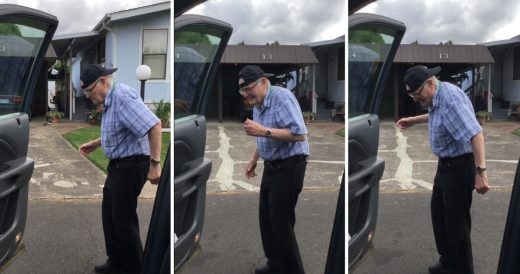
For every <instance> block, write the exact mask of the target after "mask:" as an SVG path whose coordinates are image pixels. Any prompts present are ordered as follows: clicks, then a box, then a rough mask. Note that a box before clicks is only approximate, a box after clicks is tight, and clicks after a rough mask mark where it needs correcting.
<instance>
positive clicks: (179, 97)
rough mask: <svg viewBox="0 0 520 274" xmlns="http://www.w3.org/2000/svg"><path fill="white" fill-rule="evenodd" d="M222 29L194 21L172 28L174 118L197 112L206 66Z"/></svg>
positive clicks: (215, 47) (213, 55)
mask: <svg viewBox="0 0 520 274" xmlns="http://www.w3.org/2000/svg"><path fill="white" fill-rule="evenodd" d="M224 32H225V31H224V30H221V29H214V28H211V27H209V26H204V25H195V26H187V27H185V28H182V29H180V30H175V49H174V51H175V59H174V62H175V64H174V66H175V67H174V71H175V76H174V80H175V82H174V83H175V84H174V98H175V101H174V116H175V119H178V118H181V117H185V116H188V115H191V114H195V113H197V107H198V106H199V101H201V99H202V98H201V96H203V94H202V91H203V88H204V85H205V84H207V83H206V81H205V77H206V76H207V75H208V69H209V68H210V64H211V62H212V61H213V59H214V57H215V55H216V54H217V52H218V49H219V46H220V44H221V41H222V37H223V36H224Z"/></svg>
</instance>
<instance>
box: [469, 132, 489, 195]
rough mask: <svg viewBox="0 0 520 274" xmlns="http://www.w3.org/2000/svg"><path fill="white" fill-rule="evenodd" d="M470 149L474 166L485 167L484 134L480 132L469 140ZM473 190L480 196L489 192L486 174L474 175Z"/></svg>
mask: <svg viewBox="0 0 520 274" xmlns="http://www.w3.org/2000/svg"><path fill="white" fill-rule="evenodd" d="M471 147H472V148H473V157H474V158H475V166H479V167H483V168H485V167H486V150H485V147H484V134H482V131H481V132H479V133H477V135H475V136H473V138H471ZM475 190H477V192H478V193H480V194H485V193H486V192H487V191H488V190H489V184H488V178H487V174H486V172H485V171H484V172H482V173H481V174H479V173H478V172H477V174H476V175H475Z"/></svg>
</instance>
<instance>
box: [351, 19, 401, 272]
mask: <svg viewBox="0 0 520 274" xmlns="http://www.w3.org/2000/svg"><path fill="white" fill-rule="evenodd" d="M404 31H405V27H404V25H403V24H402V23H400V22H398V21H395V20H392V19H389V18H385V17H382V16H378V15H374V14H353V15H352V16H350V17H349V57H348V61H349V72H348V73H349V86H348V96H349V123H348V157H349V158H348V167H349V170H348V175H349V179H348V218H349V222H348V233H349V236H350V237H351V238H350V240H349V269H350V268H352V267H353V266H354V265H355V263H356V262H357V261H359V259H360V258H361V257H362V256H363V254H364V253H365V252H366V251H367V250H368V248H369V247H370V244H371V241H372V239H373V237H374V232H375V228H376V222H377V207H378V200H379V181H380V180H381V177H382V175H383V171H384V167H385V163H384V160H383V159H382V158H380V157H378V156H377V150H378V145H379V117H378V116H377V113H378V112H379V106H380V103H381V100H382V94H383V91H384V89H385V85H386V80H387V78H388V75H389V74H390V69H391V64H392V60H393V58H394V56H395V53H396V51H397V48H398V46H399V44H400V41H401V39H402V37H403V35H404Z"/></svg>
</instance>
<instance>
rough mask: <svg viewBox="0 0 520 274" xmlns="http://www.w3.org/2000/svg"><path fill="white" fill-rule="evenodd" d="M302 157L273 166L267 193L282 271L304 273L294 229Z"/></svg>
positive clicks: (301, 183) (299, 189)
mask: <svg viewBox="0 0 520 274" xmlns="http://www.w3.org/2000/svg"><path fill="white" fill-rule="evenodd" d="M306 164H307V163H306V160H301V161H296V160H292V161H288V162H284V163H283V164H280V165H279V166H278V167H275V169H276V172H275V180H273V184H272V192H271V195H269V203H270V205H271V207H270V215H271V223H272V229H273V232H274V237H275V240H276V247H277V251H278V252H277V253H278V254H279V256H280V258H281V261H282V264H283V268H284V273H288V274H289V273H290V274H293V273H295V274H296V273H297V274H301V273H305V271H304V269H303V264H302V260H301V256H300V251H299V248H298V242H297V240H296V235H295V233H294V223H295V208H296V203H297V201H298V196H299V194H300V192H301V190H302V186H303V178H304V176H305V168H306Z"/></svg>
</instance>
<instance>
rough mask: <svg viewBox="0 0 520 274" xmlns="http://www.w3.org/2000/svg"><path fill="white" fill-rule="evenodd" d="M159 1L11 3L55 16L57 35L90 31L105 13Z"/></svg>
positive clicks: (34, 0)
mask: <svg viewBox="0 0 520 274" xmlns="http://www.w3.org/2000/svg"><path fill="white" fill-rule="evenodd" d="M161 2H165V1H164V0H162V1H161V0H141V1H135V0H132V1H131V0H126V1H125V0H121V1H114V0H110V4H109V5H107V1H101V0H89V1H87V0H78V1H70V0H45V1H44V0H33V1H26V0H18V1H15V2H12V3H13V4H17V5H22V6H27V7H31V8H34V9H38V10H41V11H44V12H47V13H49V14H52V15H54V16H56V17H57V18H58V20H59V24H58V29H57V30H56V34H58V35H59V34H69V33H76V32H86V31H91V30H92V29H93V28H94V27H95V26H96V24H97V23H99V21H101V19H102V18H103V17H104V16H105V15H106V14H107V13H112V12H117V11H122V10H126V9H130V8H136V7H142V6H146V5H151V4H155V3H161Z"/></svg>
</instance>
